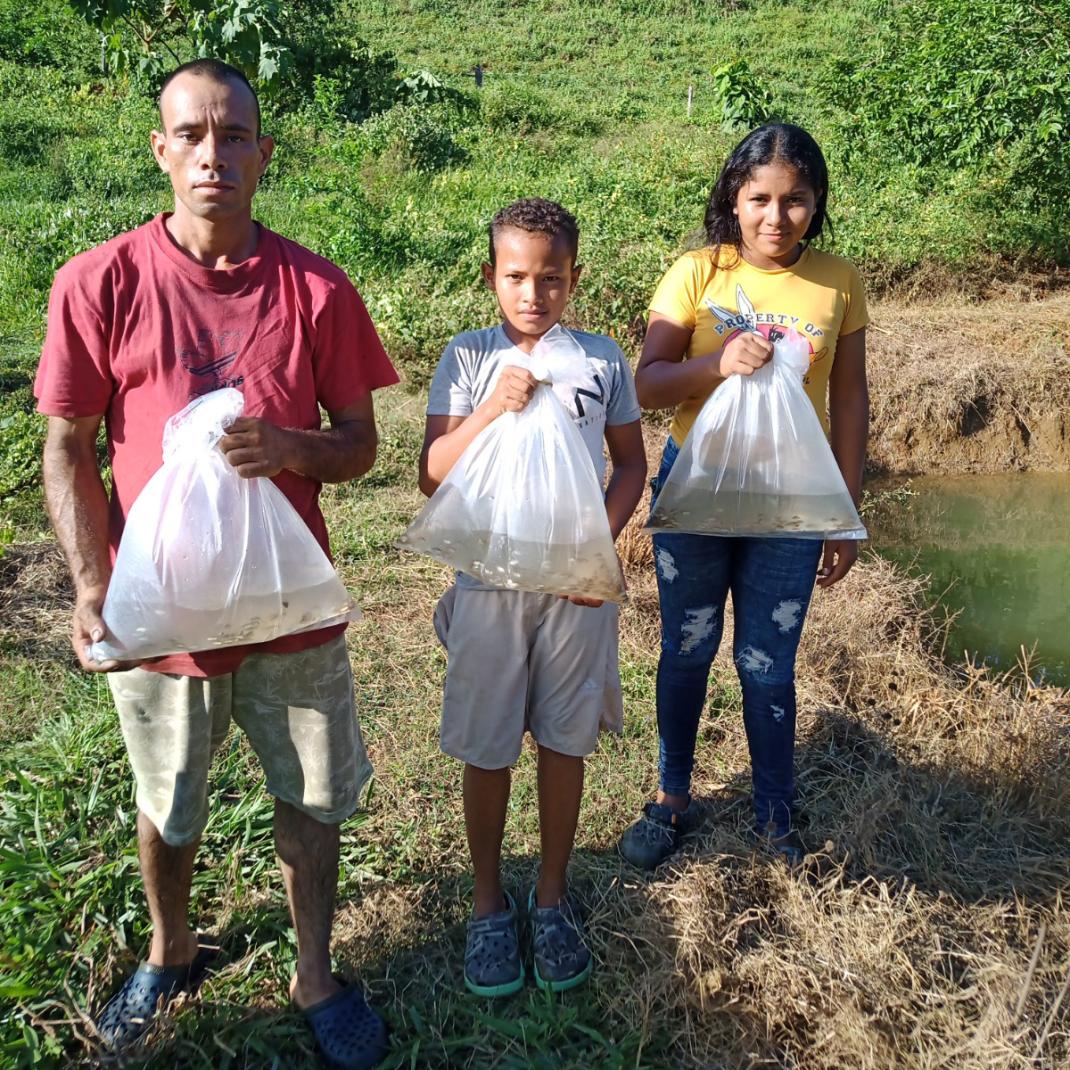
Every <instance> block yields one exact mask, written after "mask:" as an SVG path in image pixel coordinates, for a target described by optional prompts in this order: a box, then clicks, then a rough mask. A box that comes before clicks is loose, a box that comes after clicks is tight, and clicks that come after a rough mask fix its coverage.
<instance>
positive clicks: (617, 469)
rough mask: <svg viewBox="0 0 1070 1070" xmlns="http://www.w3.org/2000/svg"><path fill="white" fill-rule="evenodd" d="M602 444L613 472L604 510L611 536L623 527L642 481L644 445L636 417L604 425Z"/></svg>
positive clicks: (632, 510)
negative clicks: (603, 442)
mask: <svg viewBox="0 0 1070 1070" xmlns="http://www.w3.org/2000/svg"><path fill="white" fill-rule="evenodd" d="M606 445H607V446H609V457H610V460H611V461H612V462H613V475H612V476H611V478H610V480H609V487H608V488H607V489H606V512H607V513H608V514H609V529H610V531H611V532H612V533H613V538H614V539H616V538H617V536H618V535H619V534H620V533H621V532H622V531H623V530H624V525H625V524H627V523H628V520H629V518H630V517H631V515H632V513H634V512H635V507H636V506H637V505H638V504H639V499H640V498H641V497H642V496H643V485H644V484H645V483H646V448H645V447H644V445H643V430H642V424H641V423H640V421H639V420H633V421H632V422H631V423H628V424H618V425H616V426H615V427H610V426H607V427H606Z"/></svg>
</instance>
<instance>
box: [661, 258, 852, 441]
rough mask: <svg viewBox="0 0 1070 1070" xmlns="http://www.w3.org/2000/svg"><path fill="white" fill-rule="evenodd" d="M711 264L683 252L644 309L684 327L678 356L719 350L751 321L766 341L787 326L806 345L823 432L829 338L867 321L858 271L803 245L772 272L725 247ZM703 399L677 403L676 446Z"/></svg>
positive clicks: (832, 347)
mask: <svg viewBox="0 0 1070 1070" xmlns="http://www.w3.org/2000/svg"><path fill="white" fill-rule="evenodd" d="M719 264H720V266H715V264H714V257H713V250H712V249H698V250H696V251H695V252H692V253H685V254H684V255H683V256H681V257H680V259H679V260H677V261H676V263H675V264H673V265H672V267H671V268H669V270H668V271H667V272H665V275H664V277H663V278H662V280H661V282H659V283H658V288H657V289H656V290H655V291H654V296H653V298H652V299H651V301H650V311H651V312H660V313H661V315H663V316H667V317H668V318H669V319H671V320H673V321H674V322H675V323H679V324H680V325H681V326H682V327H687V328H689V329H690V330H691V332H692V333H691V342H690V344H689V345H688V347H687V352H686V353H685V354H684V359H685V360H689V359H690V358H691V357H698V356H703V355H704V354H706V353H713V352H715V351H716V350H719V349H721V348H722V347H723V346H724V345H725V343H726V342H728V341H729V340H730V339H732V338H734V337H735V336H736V335H737V334H740V333H741V332H742V331H745V330H748V329H750V328H751V327H752V326H753V327H756V328H757V329H758V331H759V332H760V333H761V334H763V335H764V336H765V337H766V338H769V337H772V338H773V339H774V340H775V339H776V335H777V332H778V331H786V330H788V329H790V328H791V327H792V326H794V327H795V329H796V330H798V331H799V332H800V333H801V334H802V335H803V336H804V337H805V338H806V339H807V341H808V342H809V343H810V370H809V371H808V372H807V374H806V378H805V379H804V380H803V384H804V386H805V388H806V393H807V395H808V396H809V398H810V400H811V401H812V402H813V405H814V408H815V409H816V410H817V415H818V416H819V417H820V419H821V423H822V425H823V426H824V428H825V433H826V434H828V430H829V422H828V381H829V372H830V371H831V370H832V362H833V360H835V358H836V342H837V341H838V340H839V337H840V335H842V334H851V333H852V332H854V331H857V330H859V329H860V328H862V327H865V326H866V324H867V323H868V322H869V315H868V313H867V312H866V295H865V292H864V291H863V289H862V279H861V277H860V276H859V274H858V270H857V269H856V268H855V267H854V265H853V264H850V263H849V262H848V261H846V260H844V259H843V258H842V257H839V256H833V254H832V253H823V252H820V251H818V250H817V249H809V248H807V249H805V250H804V251H803V254H802V256H800V257H799V259H798V260H796V261H795V263H794V264H792V265H791V267H787V268H776V269H774V270H772V271H767V270H765V269H763V268H757V267H755V266H754V265H753V264H749V263H748V262H747V261H746V260H744V259H743V258H742V257H739V258H738V259H737V257H736V251H735V250H734V249H730V248H726V249H722V250H721V256H720V258H719ZM726 264H730V265H732V266H731V267H726V266H724V265H726ZM723 382H724V380H723V379H722V380H720V382H718V383H716V384H715V385H714V387H713V390H716V389H717V387H718V386H720V384H721V383H723ZM713 390H711V391H710V393H712V392H713ZM708 397H709V395H708V394H707V395H706V397H701V398H693V399H692V400H690V401H685V402H683V403H681V404H680V405H678V406H677V409H676V415H675V416H674V417H673V421H672V428H671V430H670V433H671V434H672V437H673V438H674V439H675V440H676V442H677V443H680V444H682V443H683V441H684V439H685V438H686V437H687V433H688V432H689V431H690V430H691V425H692V424H693V423H694V422H695V417H696V416H698V413H699V410H700V409H701V408H702V406H703V405H704V404H705V402H706V399H707V398H708Z"/></svg>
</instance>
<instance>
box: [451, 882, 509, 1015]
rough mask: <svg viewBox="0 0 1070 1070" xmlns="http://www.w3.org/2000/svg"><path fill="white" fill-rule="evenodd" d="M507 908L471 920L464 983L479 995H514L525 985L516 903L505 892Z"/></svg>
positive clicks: (469, 922)
mask: <svg viewBox="0 0 1070 1070" xmlns="http://www.w3.org/2000/svg"><path fill="white" fill-rule="evenodd" d="M505 904H506V909H505V910H500V911H498V913H497V914H487V915H486V916H485V917H482V918H469V919H468V942H467V943H466V944H465V948H464V983H465V987H466V988H467V989H468V991H469V992H473V993H475V995H477V996H511V995H512V994H513V993H514V992H519V991H520V989H521V988H523V986H524V964H523V963H522V962H521V961H520V941H519V939H518V938H517V932H516V903H514V902H513V897H512V896H511V895H510V894H509V893H508V892H506V893H505Z"/></svg>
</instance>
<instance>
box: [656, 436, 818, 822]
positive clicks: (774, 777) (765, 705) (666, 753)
mask: <svg viewBox="0 0 1070 1070" xmlns="http://www.w3.org/2000/svg"><path fill="white" fill-rule="evenodd" d="M678 452H679V447H678V446H677V445H676V443H675V442H674V441H673V440H672V439H671V438H670V439H669V440H668V442H667V443H666V444H665V453H664V455H663V457H662V461H661V469H660V471H659V472H658V475H657V478H656V480H655V481H654V493H655V495H656V494H657V493H658V491H659V490H660V489H661V485H662V484H663V483H664V481H665V478H666V477H667V476H668V474H669V469H670V468H671V467H672V463H673V461H674V460H675V459H676V455H677V453H678ZM821 549H822V542H821V540H820V539H782V538H774V539H763V538H724V537H721V536H717V535H684V534H676V533H671V534H658V535H655V536H654V563H655V566H656V569H657V577H658V595H659V600H660V603H661V659H660V660H659V662H658V678H657V707H658V737H659V740H660V754H659V763H658V764H659V769H658V772H659V777H660V782H661V790H662V791H664V792H666V793H668V794H671V795H688V794H689V793H690V789H691V770H692V767H693V765H694V761H695V740H696V737H697V735H698V725H699V719H700V717H701V716H702V707H703V705H704V703H705V701H706V687H707V683H708V680H709V674H710V664H711V663H712V661H713V657H714V655H715V654H716V653H717V647H718V646H719V645H720V642H721V634H722V632H723V630H724V610H725V600H726V598H727V597H728V592H729V591H731V592H732V605H733V615H734V621H735V642H734V648H733V657H734V660H735V663H736V671H737V672H738V673H739V681H740V684H741V686H742V691H743V725H744V728H745V729H746V732H747V744H748V746H749V748H750V757H751V776H752V782H753V798H754V817H755V822H756V824H757V827H758V828H759V830H764V829H766V828H767V827H768V826H769V825H770V823H772V826H773V831H774V832H775V834H777V835H782V834H783V833H785V832H787V831H788V830H789V829H790V828H791V820H792V810H791V804H792V797H793V795H794V791H795V777H794V759H795V655H796V652H797V651H798V648H799V639H800V637H801V635H802V628H803V620H804V618H805V617H806V610H807V608H808V607H809V605H810V596H811V594H812V593H813V589H814V580H815V578H816V575H817V567H818V562H819V561H820V558H821Z"/></svg>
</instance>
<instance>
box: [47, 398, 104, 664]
mask: <svg viewBox="0 0 1070 1070" xmlns="http://www.w3.org/2000/svg"><path fill="white" fill-rule="evenodd" d="M102 419H103V414H101V415H99V416H85V417H80V418H78V419H74V420H68V419H64V418H63V417H59V416H50V417H49V419H48V433H47V436H46V438H45V449H44V457H43V472H44V488H45V501H46V502H47V503H48V512H49V516H51V518H52V527H53V528H54V529H55V532H56V538H57V539H58V540H59V545H60V548H61V549H62V550H63V554H64V556H65V557H66V559H67V564H68V565H69V566H70V570H71V579H72V580H73V582H74V614H73V619H72V623H71V645H72V646H73V647H74V653H75V654H76V655H77V657H78V661H79V662H80V663H81V665H82V667H83V668H84V669H88V670H89V671H91V672H101V671H106V670H108V669H114V668H118V667H119V666H118V664H117V663H116V662H101V663H97V662H93V661H90V660H89V659H88V658H87V657H86V647H87V646H89V645H90V644H91V643H94V642H97V641H98V640H100V639H103V638H104V621H103V619H102V618H101V615H100V613H101V609H102V607H103V605H104V595H105V594H106V593H107V590H108V581H109V580H110V579H111V560H110V557H109V555H108V495H107V492H106V491H105V490H104V482H103V480H102V479H101V478H100V469H99V468H98V466H97V429H98V428H99V427H100V421H101V420H102Z"/></svg>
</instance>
